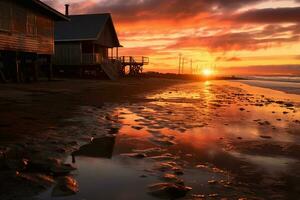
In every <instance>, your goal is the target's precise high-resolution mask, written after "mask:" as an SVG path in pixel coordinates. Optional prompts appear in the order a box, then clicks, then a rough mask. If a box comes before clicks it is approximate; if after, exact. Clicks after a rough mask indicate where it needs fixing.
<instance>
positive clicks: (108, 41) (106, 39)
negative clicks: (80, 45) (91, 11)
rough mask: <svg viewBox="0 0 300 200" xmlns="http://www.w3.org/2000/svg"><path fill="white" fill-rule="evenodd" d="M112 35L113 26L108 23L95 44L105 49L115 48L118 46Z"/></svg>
mask: <svg viewBox="0 0 300 200" xmlns="http://www.w3.org/2000/svg"><path fill="white" fill-rule="evenodd" d="M114 34H115V33H114V32H113V24H112V23H111V22H110V21H108V22H107V23H106V25H105V28H104V30H103V32H102V33H101V35H100V37H99V39H98V41H97V43H98V44H101V45H102V46H105V47H110V48H111V47H116V46H117V45H118V41H116V39H115V37H114Z"/></svg>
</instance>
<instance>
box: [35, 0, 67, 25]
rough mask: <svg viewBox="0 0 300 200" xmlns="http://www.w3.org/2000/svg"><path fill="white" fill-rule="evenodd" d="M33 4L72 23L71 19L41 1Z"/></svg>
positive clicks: (37, 0)
mask: <svg viewBox="0 0 300 200" xmlns="http://www.w3.org/2000/svg"><path fill="white" fill-rule="evenodd" d="M31 1H32V2H34V3H36V4H37V5H39V6H41V7H42V8H44V9H46V10H48V11H50V12H52V13H53V14H55V15H56V16H57V17H58V18H60V19H62V20H65V21H70V19H69V18H68V17H67V16H66V15H64V14H62V13H61V12H59V11H57V10H56V9H54V8H52V7H51V6H49V5H47V4H46V3H44V2H41V1H40V0H31Z"/></svg>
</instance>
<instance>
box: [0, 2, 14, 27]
mask: <svg viewBox="0 0 300 200" xmlns="http://www.w3.org/2000/svg"><path fill="white" fill-rule="evenodd" d="M0 13H1V15H0V31H11V23H12V16H11V6H10V4H9V3H6V2H0Z"/></svg>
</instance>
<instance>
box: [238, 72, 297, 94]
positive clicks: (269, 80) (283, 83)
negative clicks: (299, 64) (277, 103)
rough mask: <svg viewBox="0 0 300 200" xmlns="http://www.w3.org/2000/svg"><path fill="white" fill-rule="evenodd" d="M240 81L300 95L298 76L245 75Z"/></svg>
mask: <svg viewBox="0 0 300 200" xmlns="http://www.w3.org/2000/svg"><path fill="white" fill-rule="evenodd" d="M239 82H241V83H245V84H247V85H251V86H256V87H262V88H269V89H273V90H278V91H282V92H285V93H288V94H297V95H300V76H247V77H241V79H240V80H239Z"/></svg>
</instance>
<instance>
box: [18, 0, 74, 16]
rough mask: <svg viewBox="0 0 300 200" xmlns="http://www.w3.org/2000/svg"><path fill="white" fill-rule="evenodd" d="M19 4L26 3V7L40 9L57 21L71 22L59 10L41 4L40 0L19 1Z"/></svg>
mask: <svg viewBox="0 0 300 200" xmlns="http://www.w3.org/2000/svg"><path fill="white" fill-rule="evenodd" d="M17 2H19V3H25V5H29V6H32V7H34V9H39V10H41V11H42V12H43V13H45V14H47V15H49V16H51V17H52V18H53V19H55V20H58V21H60V20H64V21H67V20H69V18H68V17H66V16H65V15H64V14H62V13H60V12H58V11H57V10H55V9H54V8H52V7H50V6H48V5H47V4H45V3H43V2H41V1H40V0H29V1H26V2H25V1H18V0H17Z"/></svg>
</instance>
